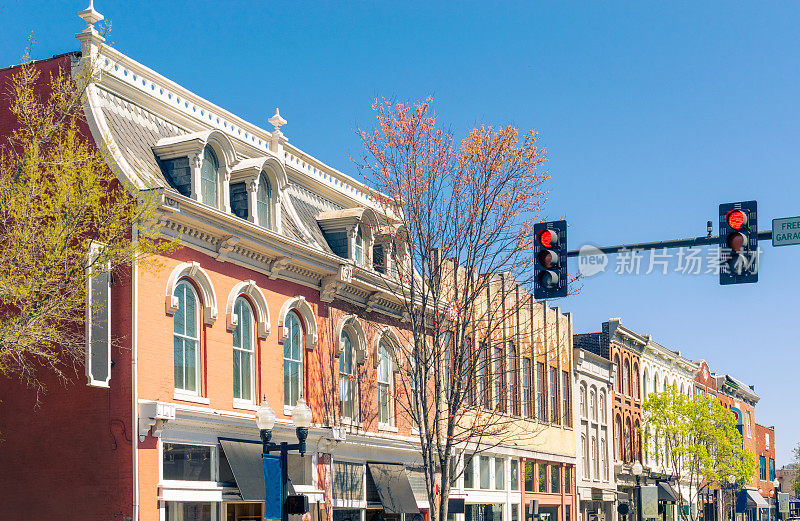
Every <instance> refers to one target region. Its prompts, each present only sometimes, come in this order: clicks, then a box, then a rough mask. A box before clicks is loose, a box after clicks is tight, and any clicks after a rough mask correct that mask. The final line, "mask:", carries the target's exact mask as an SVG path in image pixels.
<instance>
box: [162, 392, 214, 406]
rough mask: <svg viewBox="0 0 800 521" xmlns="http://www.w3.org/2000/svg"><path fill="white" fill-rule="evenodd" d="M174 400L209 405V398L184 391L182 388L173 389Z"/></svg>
mask: <svg viewBox="0 0 800 521" xmlns="http://www.w3.org/2000/svg"><path fill="white" fill-rule="evenodd" d="M172 398H173V399H174V400H181V401H184V402H192V403H200V404H203V405H210V404H211V400H210V399H209V398H207V397H205V396H200V395H199V394H194V393H191V392H190V391H184V390H183V389H175V393H174V394H173V395H172Z"/></svg>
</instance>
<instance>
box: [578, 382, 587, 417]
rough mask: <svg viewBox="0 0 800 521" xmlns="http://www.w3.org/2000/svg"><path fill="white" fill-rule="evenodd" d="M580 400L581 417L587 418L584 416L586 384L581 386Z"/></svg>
mask: <svg viewBox="0 0 800 521" xmlns="http://www.w3.org/2000/svg"><path fill="white" fill-rule="evenodd" d="M580 400H581V416H582V417H584V418H588V415H587V414H586V384H581V390H580Z"/></svg>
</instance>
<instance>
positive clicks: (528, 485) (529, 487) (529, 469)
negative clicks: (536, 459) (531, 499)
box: [525, 461, 535, 492]
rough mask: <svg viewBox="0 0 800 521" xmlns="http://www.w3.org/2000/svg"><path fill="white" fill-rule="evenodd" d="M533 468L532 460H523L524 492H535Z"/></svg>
mask: <svg viewBox="0 0 800 521" xmlns="http://www.w3.org/2000/svg"><path fill="white" fill-rule="evenodd" d="M534 472H535V470H534V468H533V462H532V461H526V462H525V492H535V488H534V484H533V483H534V479H535V475H534Z"/></svg>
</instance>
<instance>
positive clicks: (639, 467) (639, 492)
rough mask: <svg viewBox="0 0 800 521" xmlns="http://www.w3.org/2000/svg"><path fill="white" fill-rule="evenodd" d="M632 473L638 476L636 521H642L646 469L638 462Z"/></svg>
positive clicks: (634, 465)
mask: <svg viewBox="0 0 800 521" xmlns="http://www.w3.org/2000/svg"><path fill="white" fill-rule="evenodd" d="M631 472H632V473H633V475H634V476H636V521H642V484H641V481H640V480H641V479H642V473H643V472H644V467H642V464H641V463H639V462H638V461H637V462H636V463H634V464H633V466H632V467H631Z"/></svg>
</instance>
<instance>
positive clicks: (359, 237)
mask: <svg viewBox="0 0 800 521" xmlns="http://www.w3.org/2000/svg"><path fill="white" fill-rule="evenodd" d="M354 260H355V261H356V263H357V264H364V232H363V231H362V230H361V225H358V226H356V251H355V255H354Z"/></svg>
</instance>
